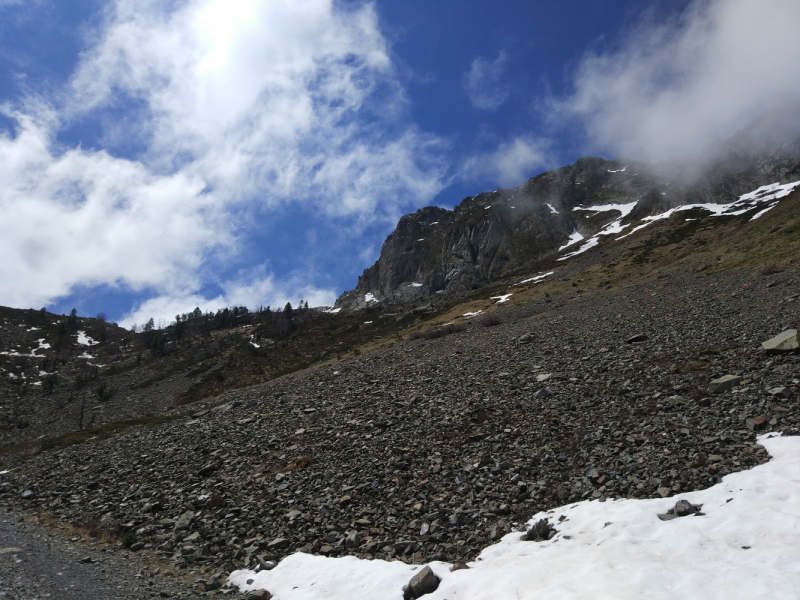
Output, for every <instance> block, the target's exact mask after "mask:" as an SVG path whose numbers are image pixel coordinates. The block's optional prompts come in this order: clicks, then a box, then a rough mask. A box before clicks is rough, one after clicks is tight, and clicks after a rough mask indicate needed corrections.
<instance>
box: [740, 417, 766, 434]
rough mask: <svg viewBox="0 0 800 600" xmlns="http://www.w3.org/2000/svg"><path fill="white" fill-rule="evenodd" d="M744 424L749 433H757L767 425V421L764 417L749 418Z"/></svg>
mask: <svg viewBox="0 0 800 600" xmlns="http://www.w3.org/2000/svg"><path fill="white" fill-rule="evenodd" d="M744 423H745V425H747V428H748V429H749V430H750V431H759V430H760V429H763V428H764V426H765V425H766V424H767V420H766V419H765V418H764V417H750V418H749V419H745V422H744Z"/></svg>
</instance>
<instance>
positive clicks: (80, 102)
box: [0, 0, 444, 318]
mask: <svg viewBox="0 0 800 600" xmlns="http://www.w3.org/2000/svg"><path fill="white" fill-rule="evenodd" d="M95 39H96V42H95V43H93V45H92V46H91V47H89V48H87V49H86V50H85V52H84V53H83V54H82V57H81V60H80V63H79V65H78V67H77V68H76V71H75V72H74V74H73V75H72V77H71V79H70V81H69V84H68V85H67V86H66V88H65V89H62V90H61V91H59V92H58V93H57V94H54V95H51V96H46V97H45V96H36V97H28V98H27V99H26V100H25V101H24V102H22V103H21V104H20V105H19V106H5V107H4V108H3V113H4V114H5V115H6V116H8V117H9V118H11V119H12V120H13V121H14V122H15V123H16V132H15V134H14V135H6V136H4V137H0V162H2V164H3V169H2V170H0V211H2V214H3V217H4V218H3V219H2V221H1V222H0V255H2V256H3V257H4V260H3V261H0V282H3V283H0V303H2V304H10V305H13V306H39V305H41V304H45V303H49V302H50V301H52V300H53V299H54V298H57V297H59V296H63V295H65V294H68V293H69V292H70V290H71V289H73V288H75V287H76V286H93V285H104V284H105V285H111V286H122V287H125V288H129V289H132V290H150V291H151V292H152V293H153V294H154V296H155V297H156V300H154V301H152V303H151V305H149V306H148V305H145V306H144V307H142V308H150V307H152V308H155V307H156V304H158V306H161V307H169V311H172V310H174V309H176V306H177V305H178V304H181V303H183V302H184V301H187V302H189V300H190V299H193V298H198V297H200V296H198V292H197V290H199V289H201V287H202V285H203V283H204V282H205V281H207V276H206V275H207V274H206V273H205V272H204V269H205V265H207V264H208V262H209V260H212V259H216V260H217V262H219V261H220V260H222V261H223V263H224V260H223V258H224V256H225V255H226V254H228V255H231V256H235V254H236V252H237V250H236V247H237V243H238V239H239V236H240V235H242V233H243V231H244V232H246V230H247V228H248V226H250V225H249V224H248V223H247V221H246V220H244V221H242V220H240V221H236V219H237V218H239V216H241V215H247V214H250V212H251V211H250V210H249V209H248V207H250V208H257V209H258V210H261V211H264V210H267V211H269V210H272V209H275V208H277V207H281V206H286V205H290V204H291V205H295V206H304V207H308V208H309V209H313V210H314V211H316V213H317V214H325V215H327V216H328V217H330V218H331V219H335V220H337V221H336V222H337V225H336V226H335V227H337V229H341V228H343V227H352V228H358V227H361V226H363V225H365V224H368V223H370V222H374V221H375V220H385V221H393V220H394V219H396V218H397V216H398V215H399V214H400V213H401V212H402V211H403V210H404V209H406V208H408V207H410V206H413V205H414V204H417V203H420V202H424V201H427V200H429V199H430V198H432V197H433V196H434V195H435V194H436V193H438V191H439V190H440V189H441V188H442V186H443V183H442V179H443V173H444V165H442V163H441V162H439V160H438V159H437V156H438V152H437V148H438V145H439V143H440V141H439V140H437V139H436V138H434V137H432V136H429V135H426V134H424V133H422V132H420V131H419V130H418V129H417V128H415V127H414V126H413V124H412V123H411V122H410V121H409V120H408V119H407V118H406V117H405V116H404V114H405V106H404V96H403V92H402V90H401V89H400V87H399V84H398V83H397V81H396V78H395V74H394V72H393V68H392V64H391V61H390V59H389V57H388V53H387V49H386V43H385V41H384V39H383V37H382V35H381V32H380V28H379V26H378V22H377V17H376V15H375V11H374V9H373V7H372V6H371V5H369V4H365V5H358V6H356V7H353V8H347V7H345V6H343V5H340V4H339V3H335V2H333V1H332V0H293V1H291V2H288V1H287V2H263V1H257V0H243V1H241V2H236V3H233V4H232V3H230V2H226V1H224V0H188V1H186V2H181V3H177V4H175V3H168V2H162V1H157V0H136V1H134V0H116V1H115V2H113V3H112V4H111V5H110V6H109V8H108V10H107V11H106V19H105V22H104V23H103V25H102V28H101V30H100V31H98V32H97V36H96V38H95ZM377 106H379V107H380V108H381V110H380V111H378V110H376V107H377ZM129 107H130V108H131V109H132V108H133V107H135V111H134V110H131V111H130V112H128V111H126V110H125V109H127V108H129ZM120 113H128V114H127V115H126V116H125V117H120ZM131 115H132V116H131ZM87 122H91V123H101V124H103V126H104V131H103V137H102V143H103V144H104V147H103V149H100V150H95V149H88V148H87V149H84V148H82V147H73V148H64V147H63V146H62V145H61V144H60V143H59V142H58V141H57V140H58V136H59V135H60V133H61V132H63V131H64V130H65V129H66V128H67V127H70V126H72V125H74V124H75V123H87ZM131 139H134V140H136V142H137V146H136V148H139V149H138V150H135V151H134V150H132V149H131V148H132V146H131V144H130V143H129V142H130V140H131ZM260 280H261V281H266V282H269V286H268V287H263V286H262V287H258V286H256V287H252V288H249V289H251V290H252V292H253V293H252V294H250V295H247V294H245V295H244V296H242V297H247V298H250V299H251V300H252V301H253V302H254V303H256V304H259V303H267V301H266V300H258V299H257V298H256V296H257V293H263V294H265V295H267V296H269V295H270V294H272V295H275V294H276V293H277V292H276V291H275V290H287V291H286V293H287V294H288V289H289V288H288V287H287V286H289V284H290V283H291V284H293V285H299V283H298V282H297V281H288V280H287V281H284V282H281V281H277V280H275V279H274V277H273V276H271V275H270V274H264V275H263V276H262V277H261V279H260ZM219 284H220V285H222V286H223V287H226V286H227V288H226V289H228V290H236V289H238V288H236V286H235V285H234V284H235V282H233V283H231V282H228V283H226V282H224V281H221V282H219ZM300 289H304V288H302V287H301V288H300ZM308 289H309V294H312V293H313V294H323V295H325V297H326V298H328V296H327V294H328V292H327V291H324V292H317V291H314V290H313V289H312V288H308ZM281 293H283V292H281ZM237 297H239V296H237V295H236V293H234V291H230V292H226V294H225V296H224V298H223V299H224V300H226V301H227V300H230V301H235V299H236V298H237ZM308 299H309V301H310V302H311V298H308ZM192 303H194V300H191V301H190V302H189V304H192ZM159 310H160V309H159ZM133 316H135V315H133ZM150 316H160V315H150ZM132 318H133V317H132Z"/></svg>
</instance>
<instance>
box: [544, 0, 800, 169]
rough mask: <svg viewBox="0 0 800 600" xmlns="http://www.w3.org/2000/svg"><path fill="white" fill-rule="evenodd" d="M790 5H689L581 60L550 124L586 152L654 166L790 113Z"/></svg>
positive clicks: (799, 20) (797, 67)
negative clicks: (586, 145) (583, 144)
mask: <svg viewBox="0 0 800 600" xmlns="http://www.w3.org/2000/svg"><path fill="white" fill-rule="evenodd" d="M798 31H800V3H798V2H797V1H796V0H761V1H759V2H752V1H751V0H698V1H696V2H695V3H694V4H693V5H692V6H691V7H690V8H689V9H688V10H687V11H686V13H685V14H683V15H682V16H681V18H680V19H678V20H676V21H673V22H669V23H666V24H663V23H662V24H653V23H647V24H644V25H641V26H640V27H639V28H637V29H636V30H635V31H634V32H632V33H631V35H630V36H629V37H628V38H627V39H626V40H625V41H624V43H623V44H622V45H621V47H620V48H619V49H618V50H615V51H609V52H603V53H593V54H589V55H587V56H586V57H585V58H584V59H583V61H582V63H581V65H580V68H579V69H578V71H577V74H576V77H575V82H574V83H575V92H574V95H572V96H571V97H569V98H568V99H567V100H566V101H565V102H564V103H562V104H561V105H560V107H559V111H558V113H557V114H558V117H560V118H566V119H571V118H573V117H574V116H578V117H579V118H580V119H582V120H583V121H584V122H585V124H586V128H587V132H588V135H589V137H590V139H591V141H592V143H593V144H594V146H595V147H596V148H599V149H601V150H607V151H612V152H616V153H617V154H623V155H627V156H636V157H641V158H651V159H663V158H666V157H670V156H674V155H679V154H685V153H692V152H696V151H698V150H702V149H703V148H704V147H705V146H706V145H708V144H713V143H714V142H715V141H718V140H720V139H724V138H727V137H729V136H731V135H732V134H734V133H735V132H736V131H737V130H738V129H740V128H742V127H744V126H746V125H747V124H749V123H750V122H751V121H753V120H754V119H756V118H758V117H759V116H761V115H762V114H765V113H768V112H769V111H770V110H773V109H775V108H776V107H781V106H785V105H787V104H790V105H792V104H793V105H794V106H798V105H800V78H798V77H796V73H798V72H800V35H798V33H797V32H798Z"/></svg>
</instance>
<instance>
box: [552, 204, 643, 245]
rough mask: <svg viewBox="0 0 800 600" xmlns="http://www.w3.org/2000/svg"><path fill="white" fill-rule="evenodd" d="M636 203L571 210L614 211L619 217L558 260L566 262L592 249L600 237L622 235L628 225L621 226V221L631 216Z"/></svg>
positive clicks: (579, 207) (581, 207)
mask: <svg viewBox="0 0 800 600" xmlns="http://www.w3.org/2000/svg"><path fill="white" fill-rule="evenodd" d="M637 203H638V200H637V201H636V202H629V203H628V204H603V205H599V206H590V207H588V208H585V207H583V206H578V207H576V208H573V209H572V210H587V211H591V212H608V211H611V210H614V211H618V212H619V213H620V216H619V218H618V219H617V220H616V221H612V222H611V223H609V224H608V225H606V226H605V227H603V229H601V230H600V231H598V232H597V233H596V234H595V235H593V236H592V237H590V238H589V240H588V241H587V242H586V243H585V244H584V245H583V246H581V247H580V248H578V249H577V250H575V251H574V252H570V253H569V254H567V255H566V256H562V257H561V258H559V259H558V260H567V259H568V258H572V257H573V256H576V255H578V254H583V253H584V252H586V251H587V250H590V249H592V248H594V247H595V246H597V245H598V244H599V243H600V236H601V235H615V234H617V233H622V231H623V230H624V229H625V228H626V227H628V224H625V225H623V224H622V220H623V219H624V218H625V217H627V216H628V215H629V214H631V211H632V210H633V209H634V207H635V206H636V204H637ZM568 245H569V244H568ZM563 248H566V246H563V247H562V248H559V250H562V249H563Z"/></svg>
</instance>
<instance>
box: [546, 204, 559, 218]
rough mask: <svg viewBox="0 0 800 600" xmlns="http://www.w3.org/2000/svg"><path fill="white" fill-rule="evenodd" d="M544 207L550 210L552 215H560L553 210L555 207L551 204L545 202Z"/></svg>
mask: <svg viewBox="0 0 800 600" xmlns="http://www.w3.org/2000/svg"><path fill="white" fill-rule="evenodd" d="M545 206H547V207H548V208H549V209H550V212H551V213H553V214H554V215H558V214H561V213H559V212H558V211H557V210H556V209H555V207H554V206H553V205H552V204H550V203H548V202H545Z"/></svg>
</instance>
